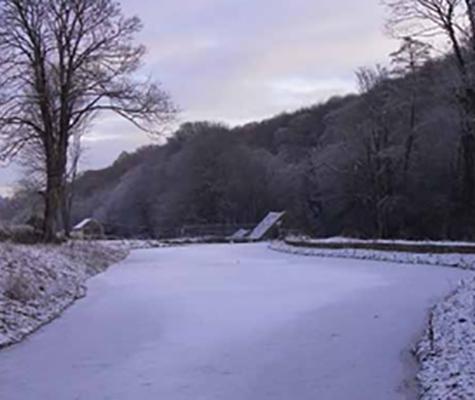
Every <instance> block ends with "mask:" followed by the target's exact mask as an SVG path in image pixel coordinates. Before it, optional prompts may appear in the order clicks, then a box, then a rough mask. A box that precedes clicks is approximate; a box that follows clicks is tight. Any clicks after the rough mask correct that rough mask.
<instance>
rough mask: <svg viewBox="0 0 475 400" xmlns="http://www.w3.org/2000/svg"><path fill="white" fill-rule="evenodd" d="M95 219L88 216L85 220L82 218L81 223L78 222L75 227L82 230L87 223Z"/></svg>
mask: <svg viewBox="0 0 475 400" xmlns="http://www.w3.org/2000/svg"><path fill="white" fill-rule="evenodd" d="M92 221H93V219H92V218H86V219H84V220H82V221H81V222H80V223H79V224H77V225H76V226H75V227H74V228H73V229H74V230H80V229H83V228H85V227H86V226H87V224H89V223H90V222H92Z"/></svg>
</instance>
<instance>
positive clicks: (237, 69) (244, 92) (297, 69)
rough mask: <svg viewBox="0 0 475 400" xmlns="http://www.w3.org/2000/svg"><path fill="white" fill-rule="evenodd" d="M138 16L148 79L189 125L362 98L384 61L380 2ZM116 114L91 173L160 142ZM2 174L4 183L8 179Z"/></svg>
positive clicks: (172, 10) (224, 2)
mask: <svg viewBox="0 0 475 400" xmlns="http://www.w3.org/2000/svg"><path fill="white" fill-rule="evenodd" d="M122 4H123V9H124V13H125V14H127V15H138V16H139V17H140V18H141V19H142V21H143V23H144V29H143V31H142V32H141V33H140V34H139V36H138V40H139V41H140V42H142V43H144V44H145V45H146V46H147V48H148V52H147V55H146V60H145V65H144V68H143V71H142V72H143V75H147V76H151V77H153V78H155V79H157V80H159V81H161V82H162V83H163V86H164V88H165V89H167V90H168V91H169V92H170V93H171V95H172V96H173V98H174V99H175V101H176V102H177V104H178V105H179V106H180V108H181V109H183V115H182V119H183V120H187V119H189V120H203V119H212V120H219V121H224V122H227V123H229V124H232V125H234V124H241V123H244V122H247V121H250V120H255V119H261V118H266V117H270V116H272V115H273V114H277V113H280V112H282V111H284V110H285V111H288V110H293V109H296V108H299V107H302V106H307V105H310V104H313V103H316V102H319V101H323V100H325V99H327V98H329V97H331V96H332V95H335V94H344V93H348V92H351V91H353V90H354V77H353V73H354V71H355V70H356V69H357V68H358V67H360V66H362V65H368V64H374V63H378V62H384V61H385V59H386V58H387V55H388V54H389V53H390V52H391V51H392V50H394V48H395V46H396V45H395V44H394V42H392V41H391V40H389V39H388V38H386V37H385V36H384V34H383V24H384V10H383V9H382V7H381V6H380V1H379V0H358V1H355V0H338V1H335V0H292V1H289V0H173V1H172V0H165V1H151V0H122ZM150 142H151V140H150V138H149V137H147V135H144V134H143V133H141V132H138V131H137V130H136V129H135V128H134V127H133V126H131V125H130V124H129V123H127V122H125V121H122V120H120V119H118V118H117V117H113V116H111V115H105V114H104V115H102V116H100V119H99V121H98V122H97V123H96V124H94V125H93V127H92V129H91V132H90V134H89V135H88V136H87V137H86V140H85V144H86V146H87V147H88V149H89V150H88V151H87V153H86V157H85V160H84V162H83V167H84V168H98V167H103V166H105V165H107V164H109V163H110V162H112V161H113V160H114V159H115V158H116V157H117V155H118V154H120V152H121V151H123V150H126V151H132V150H134V149H135V148H136V147H138V146H141V145H144V144H147V143H150ZM7 175H8V174H3V175H2V173H1V171H0V184H1V183H2V182H5V180H6V176H7Z"/></svg>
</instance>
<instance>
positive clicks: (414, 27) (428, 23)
mask: <svg viewBox="0 0 475 400" xmlns="http://www.w3.org/2000/svg"><path fill="white" fill-rule="evenodd" d="M384 3H385V4H386V5H387V6H388V8H389V10H390V12H391V16H390V18H389V21H388V26H389V27H390V29H391V30H392V32H393V33H394V34H396V35H399V36H401V35H402V36H407V35H410V36H413V37H417V38H419V39H421V40H424V41H426V42H427V41H429V42H431V43H433V44H434V45H435V46H439V47H440V42H437V40H435V39H436V38H439V37H442V38H445V39H446V42H448V43H449V46H450V50H451V55H452V59H453V61H454V65H455V70H456V72H457V73H456V76H457V79H456V81H455V82H451V85H452V86H453V91H454V93H455V95H456V98H457V103H458V105H459V110H460V116H461V132H462V134H461V138H460V156H461V157H460V158H461V163H460V164H461V176H462V179H461V180H462V192H463V195H462V200H463V203H464V204H465V205H466V206H468V207H471V206H473V203H474V200H475V68H474V61H475V13H474V12H475V10H474V8H475V2H474V1H473V0H385V1H384Z"/></svg>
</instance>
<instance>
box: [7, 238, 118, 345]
mask: <svg viewBox="0 0 475 400" xmlns="http://www.w3.org/2000/svg"><path fill="white" fill-rule="evenodd" d="M126 255H127V249H126V248H125V247H124V246H116V245H107V246H105V245H99V244H97V243H94V242H71V243H68V244H64V245H61V246H48V245H16V244H9V243H0V348H1V347H5V346H8V345H11V344H13V343H17V342H19V341H20V340H22V339H23V338H24V337H25V336H27V335H28V334H30V333H32V332H34V331H35V330H36V329H38V328H39V327H41V326H42V325H44V324H46V323H48V322H49V321H51V320H53V319H54V318H56V317H57V316H59V315H60V314H61V312H62V311H63V310H64V309H65V308H66V307H68V306H69V305H70V304H72V303H73V302H74V301H75V300H76V299H78V298H81V297H83V296H84V295H85V293H86V287H85V281H86V279H87V278H89V277H91V276H93V275H95V274H98V273H100V272H102V271H104V270H105V269H106V268H107V267H108V266H109V265H111V264H113V263H115V262H118V261H119V260H121V259H123V258H124V257H125V256H126Z"/></svg>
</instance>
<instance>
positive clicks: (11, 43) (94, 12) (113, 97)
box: [0, 0, 174, 241]
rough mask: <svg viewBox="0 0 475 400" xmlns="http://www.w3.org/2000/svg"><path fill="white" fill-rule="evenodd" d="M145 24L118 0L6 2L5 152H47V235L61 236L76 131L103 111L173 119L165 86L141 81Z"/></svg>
mask: <svg viewBox="0 0 475 400" xmlns="http://www.w3.org/2000/svg"><path fill="white" fill-rule="evenodd" d="M140 29H141V23H140V21H139V19H138V18H136V17H133V18H125V17H124V16H123V15H122V12H121V8H120V6H119V5H118V3H116V2H115V1H112V0H0V54H1V56H2V60H1V62H0V137H1V138H2V139H3V147H2V153H1V154H2V156H3V157H13V156H15V155H16V154H18V153H19V152H21V151H23V150H24V151H29V150H31V148H35V151H39V152H40V155H41V156H42V157H43V159H44V163H45V171H46V193H45V218H44V240H45V241H53V240H54V239H55V237H56V231H57V222H56V221H57V218H56V216H57V214H58V210H60V208H61V204H62V203H63V201H64V199H63V198H64V195H65V193H64V192H65V186H66V180H67V165H68V149H69V145H70V142H71V138H72V136H73V135H74V134H75V133H76V132H78V131H81V130H82V129H84V128H85V127H86V125H87V123H88V122H89V121H91V119H93V118H94V117H95V116H96V115H97V113H98V112H100V111H107V110H108V111H113V112H115V113H116V114H118V115H119V116H121V117H123V118H125V119H127V120H129V121H130V122H132V123H133V124H135V125H136V126H138V127H139V128H141V129H143V130H146V131H148V132H151V133H157V130H158V129H159V128H161V127H163V125H164V124H166V123H168V122H169V121H170V120H171V118H172V117H173V114H174V108H173V106H172V104H171V101H170V99H169V96H168V95H167V94H166V93H165V92H164V91H163V90H161V89H160V88H159V87H158V86H156V85H154V84H152V83H150V82H148V81H145V82H139V81H137V80H136V79H134V78H135V76H136V71H137V70H138V68H139V66H140V63H141V60H142V56H143V54H144V47H143V46H139V45H135V44H134V36H135V34H136V33H137V32H138V31H139V30H140ZM32 144H33V146H32Z"/></svg>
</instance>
